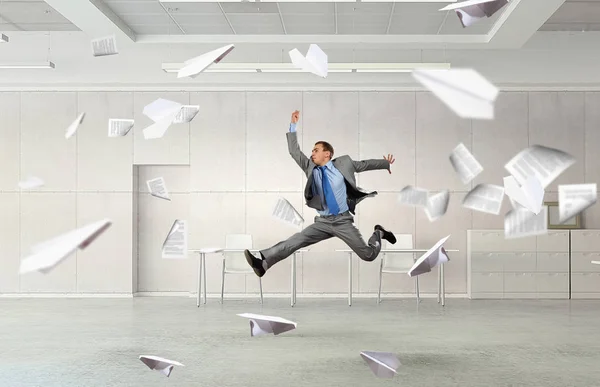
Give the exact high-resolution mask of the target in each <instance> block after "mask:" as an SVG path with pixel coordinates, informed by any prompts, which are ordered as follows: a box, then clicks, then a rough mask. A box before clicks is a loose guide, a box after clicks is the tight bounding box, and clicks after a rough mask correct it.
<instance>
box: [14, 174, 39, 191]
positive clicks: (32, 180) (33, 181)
mask: <svg viewBox="0 0 600 387" xmlns="http://www.w3.org/2000/svg"><path fill="white" fill-rule="evenodd" d="M43 185H44V180H42V179H40V178H39V177H35V176H29V177H28V178H27V179H25V180H22V181H20V182H19V188H21V189H32V188H38V187H41V186H43Z"/></svg>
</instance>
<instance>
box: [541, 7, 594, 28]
mask: <svg viewBox="0 0 600 387" xmlns="http://www.w3.org/2000/svg"><path fill="white" fill-rule="evenodd" d="M540 31H600V0H566V2H565V3H564V4H563V5H562V6H561V7H560V8H559V9H558V11H556V12H555V13H554V15H552V16H551V17H550V18H549V19H548V21H547V22H546V23H544V25H543V26H542V27H541V28H540Z"/></svg>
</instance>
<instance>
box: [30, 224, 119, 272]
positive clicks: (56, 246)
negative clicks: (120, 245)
mask: <svg viewBox="0 0 600 387" xmlns="http://www.w3.org/2000/svg"><path fill="white" fill-rule="evenodd" d="M111 224H112V222H111V221H110V219H103V220H101V221H98V222H95V223H92V224H89V225H87V226H84V227H81V228H78V229H76V230H73V231H71V232H68V233H66V234H63V235H61V236H59V237H56V238H53V239H50V240H48V241H45V242H42V243H40V244H37V245H35V246H33V247H32V248H31V253H32V254H31V255H29V256H28V257H26V258H25V259H23V260H22V261H21V267H20V269H19V273H20V274H24V273H29V272H32V271H41V272H42V273H44V274H46V273H48V272H50V270H52V269H53V268H54V267H55V266H56V265H58V264H59V263H60V262H62V261H63V260H64V259H65V258H67V257H68V256H69V255H70V254H71V253H72V252H74V251H75V250H77V248H79V249H82V250H83V249H85V248H86V247H87V246H88V245H89V244H90V243H92V242H93V241H94V240H95V239H96V238H97V237H98V236H99V235H100V234H102V233H103V232H104V231H105V230H106V229H107V228H109V227H110V225H111Z"/></svg>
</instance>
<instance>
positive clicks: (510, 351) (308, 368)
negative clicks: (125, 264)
mask: <svg viewBox="0 0 600 387" xmlns="http://www.w3.org/2000/svg"><path fill="white" fill-rule="evenodd" d="M287 302H288V301H287V300H283V299H266V300H265V305H264V307H262V308H261V306H260V305H259V304H258V303H257V302H256V301H254V300H247V301H236V300H231V301H227V300H226V303H225V305H224V306H222V305H220V304H219V303H218V301H217V300H211V299H209V300H208V304H206V305H202V306H201V307H200V308H196V305H195V299H193V298H189V299H188V298H135V299H112V300H108V299H103V300H96V299H21V300H14V299H5V300H0V310H1V312H0V386H2V387H5V386H6V387H29V386H40V387H42V386H43V387H95V386H98V387H100V386H102V387H108V386H111V387H112V386H128V387H129V386H131V387H134V386H135V387H153V386H179V387H187V386H215V387H216V386H219V387H227V386H256V387H259V386H260V387H282V386H284V387H292V386H293V387H301V386H310V387H315V386H318V387H320V386H323V387H332V386H340V387H341V386H343V387H349V386H374V385H380V386H392V385H394V386H436V387H443V386H461V387H466V386H478V387H483V386H519V387H524V386H535V387H541V386H544V387H551V386H560V387H565V386H585V387H590V386H598V385H600V329H599V328H600V302H598V301H582V300H576V301H535V300H528V301H479V300H478V301H469V300H456V299H449V300H447V304H446V307H444V308H442V307H441V306H439V305H438V304H437V303H436V302H435V300H432V299H424V300H423V301H422V302H421V305H420V306H419V307H418V308H417V306H416V303H415V301H414V300H394V301H391V300H390V301H384V302H383V303H382V304H381V305H379V306H377V305H376V303H375V300H371V299H356V300H354V304H353V306H352V307H348V306H347V304H346V300H344V299H339V300H312V299H299V300H298V304H297V305H296V307H294V308H290V306H289V305H288V304H287ZM244 312H253V313H263V314H268V315H276V316H281V317H284V318H288V319H290V320H293V321H296V322H297V323H298V328H297V329H296V330H294V331H291V332H287V333H284V334H282V335H280V336H260V337H250V327H249V323H248V320H246V319H244V318H241V317H238V316H236V313H244ZM362 350H374V351H388V352H394V353H396V354H397V356H398V357H399V359H400V361H401V363H402V366H401V367H400V369H399V370H398V375H397V376H395V377H394V379H377V378H376V377H375V376H374V375H373V374H372V373H371V371H370V370H369V368H368V366H367V365H366V364H365V363H364V361H363V360H362V359H361V357H360V355H359V353H360V351H362ZM141 354H144V355H156V356H161V357H166V358H168V359H172V360H177V361H179V362H181V363H183V364H184V365H185V367H176V368H175V369H174V370H173V373H172V374H171V377H170V378H167V377H165V376H164V375H162V374H160V373H158V372H156V371H151V370H150V369H148V368H147V367H146V366H145V365H144V364H143V363H141V362H140V361H139V360H138V356H139V355H141Z"/></svg>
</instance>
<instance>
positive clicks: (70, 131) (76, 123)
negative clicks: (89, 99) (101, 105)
mask: <svg viewBox="0 0 600 387" xmlns="http://www.w3.org/2000/svg"><path fill="white" fill-rule="evenodd" d="M84 116H85V113H81V114H80V115H79V116H78V117H77V118H76V119H75V121H73V123H72V124H71V125H69V127H68V128H67V131H66V132H65V138H70V137H71V136H73V135H74V134H75V132H76V131H77V128H79V124H81V123H82V122H83V117H84Z"/></svg>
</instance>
